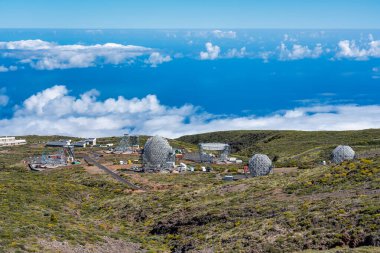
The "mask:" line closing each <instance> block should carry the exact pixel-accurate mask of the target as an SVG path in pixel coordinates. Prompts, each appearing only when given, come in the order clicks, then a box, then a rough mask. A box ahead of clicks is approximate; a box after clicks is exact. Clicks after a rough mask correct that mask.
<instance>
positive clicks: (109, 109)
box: [0, 86, 380, 137]
mask: <svg viewBox="0 0 380 253" xmlns="http://www.w3.org/2000/svg"><path fill="white" fill-rule="evenodd" d="M98 96H99V93H98V92H97V91H96V90H91V91H89V92H86V93H84V94H82V95H80V96H78V97H74V96H70V94H69V91H68V90H67V88H66V87H65V86H54V87H51V88H49V89H46V90H43V91H41V92H39V93H37V94H35V95H33V96H31V97H29V98H28V99H26V100H25V101H24V102H23V103H22V104H21V105H19V106H18V107H16V110H15V113H14V115H13V117H12V118H11V119H2V120H0V128H1V129H2V133H3V134H7V135H25V134H41V135H47V134H50V135H53V134H62V135H70V136H82V137H85V136H113V135H122V134H124V133H125V132H131V133H138V134H148V135H154V134H159V135H163V136H166V137H178V136H181V135H185V134H194V133H201V132H210V131H220V130H237V129H295V130H357V129H366V128H379V127H380V105H367V106H358V105H324V106H310V107H300V108H295V109H293V110H285V111H282V112H278V113H275V114H272V115H268V116H260V117H257V116H248V117H236V116H218V115H212V114H207V113H204V112H201V111H199V110H198V108H197V107H195V106H192V105H184V106H181V107H178V108H177V107H169V106H165V105H162V104H161V103H160V102H159V101H158V99H157V97H156V96H155V95H148V96H146V97H144V98H141V99H138V98H132V99H126V98H124V97H122V96H119V97H118V98H108V99H106V100H103V101H100V100H98Z"/></svg>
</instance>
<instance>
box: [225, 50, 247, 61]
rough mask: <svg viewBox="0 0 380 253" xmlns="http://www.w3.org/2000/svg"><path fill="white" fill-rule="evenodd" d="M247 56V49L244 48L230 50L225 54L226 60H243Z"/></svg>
mask: <svg viewBox="0 0 380 253" xmlns="http://www.w3.org/2000/svg"><path fill="white" fill-rule="evenodd" d="M246 55H247V49H246V48H245V47H242V48H240V49H236V48H233V49H230V50H228V52H227V55H226V57H227V58H243V57H245V56H246Z"/></svg>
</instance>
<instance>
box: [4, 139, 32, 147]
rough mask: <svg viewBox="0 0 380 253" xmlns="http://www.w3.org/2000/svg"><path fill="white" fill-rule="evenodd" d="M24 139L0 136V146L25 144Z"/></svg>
mask: <svg viewBox="0 0 380 253" xmlns="http://www.w3.org/2000/svg"><path fill="white" fill-rule="evenodd" d="M25 144H26V140H16V137H0V147H5V146H19V145H25Z"/></svg>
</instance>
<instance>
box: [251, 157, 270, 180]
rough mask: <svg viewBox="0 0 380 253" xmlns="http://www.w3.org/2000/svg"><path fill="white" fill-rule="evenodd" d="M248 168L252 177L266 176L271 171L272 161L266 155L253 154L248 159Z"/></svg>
mask: <svg viewBox="0 0 380 253" xmlns="http://www.w3.org/2000/svg"><path fill="white" fill-rule="evenodd" d="M249 170H250V172H251V175H252V176H254V177H257V176H266V175H268V174H269V173H271V171H272V161H271V160H270V159H269V157H268V156H267V155H263V154H255V155H254V156H252V158H251V159H250V160H249Z"/></svg>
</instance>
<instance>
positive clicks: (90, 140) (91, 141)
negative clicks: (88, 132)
mask: <svg viewBox="0 0 380 253" xmlns="http://www.w3.org/2000/svg"><path fill="white" fill-rule="evenodd" d="M84 141H85V142H86V145H91V146H96V138H88V139H85V140H84Z"/></svg>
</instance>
